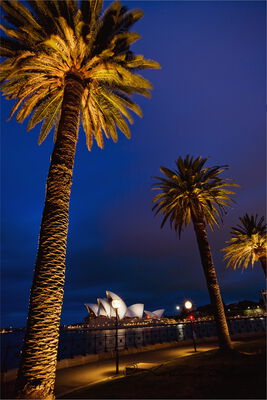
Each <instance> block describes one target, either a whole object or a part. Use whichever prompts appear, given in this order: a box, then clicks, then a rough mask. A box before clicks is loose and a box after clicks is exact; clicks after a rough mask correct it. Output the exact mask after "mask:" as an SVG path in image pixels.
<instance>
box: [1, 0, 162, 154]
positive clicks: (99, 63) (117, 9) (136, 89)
mask: <svg viewBox="0 0 267 400" xmlns="http://www.w3.org/2000/svg"><path fill="white" fill-rule="evenodd" d="M27 3H28V5H29V7H28V8H27V7H26V6H25V5H24V4H22V3H20V2H19V1H5V0H4V1H2V2H1V6H2V8H3V9H4V11H5V17H4V18H5V20H6V21H7V22H8V25H1V29H2V30H3V31H4V33H5V36H4V37H3V38H2V40H1V47H0V55H1V56H2V57H4V58H6V60H5V61H4V62H3V63H2V65H1V70H0V80H1V82H2V91H3V94H4V95H5V96H6V98H7V99H16V100H17V101H16V103H15V105H14V106H13V108H12V111H11V115H10V117H12V116H13V114H14V113H16V112H17V115H16V118H17V121H19V122H22V121H24V119H25V118H26V117H28V116H29V115H31V118H30V120H29V123H28V130H29V129H32V128H33V127H34V126H35V125H36V124H38V123H40V122H41V121H43V123H42V128H41V132H40V136H39V144H40V143H42V142H43V141H44V139H45V138H46V137H47V135H48V133H49V132H50V130H51V129H52V127H53V126H56V127H57V124H58V121H59V119H60V114H61V104H62V99H63V92H64V78H65V76H66V74H68V73H74V74H76V75H78V76H79V78H80V79H81V80H82V81H83V85H84V93H83V97H82V104H81V116H82V125H83V129H84V132H85V135H86V143H87V147H88V149H89V150H90V149H91V148H92V145H93V138H94V139H95V141H96V143H97V145H98V146H99V147H101V148H103V146H104V139H103V134H104V136H105V137H106V138H109V137H111V138H112V139H113V141H114V142H116V141H117V139H118V135H117V129H116V126H117V127H118V128H119V129H120V130H121V131H122V132H123V133H124V135H125V136H127V137H128V138H129V137H130V130H129V127H128V124H127V122H126V120H128V121H129V122H130V123H132V122H133V118H132V116H131V114H130V112H129V111H128V110H131V111H133V112H134V113H136V114H137V115H139V116H142V112H141V109H140V107H139V106H138V105H137V104H135V103H134V102H133V100H132V99H131V98H130V97H131V95H133V94H134V93H138V94H141V95H144V96H147V97H149V96H150V89H151V88H152V86H151V84H150V82H149V81H147V80H146V79H144V78H143V77H142V76H140V75H138V74H137V73H136V71H138V70H142V69H145V68H159V67H160V66H159V64H158V63H157V62H155V61H151V60H146V59H145V58H144V57H143V56H142V55H135V54H134V53H133V52H132V51H131V50H130V46H131V45H132V44H133V43H134V42H136V40H138V39H139V38H140V35H138V34H137V33H134V32H129V29H130V28H131V26H132V25H133V24H134V23H135V22H136V21H138V20H139V19H140V18H141V17H142V16H143V13H142V12H141V11H140V10H131V11H127V8H126V7H124V6H122V5H121V3H120V2H119V1H115V2H113V3H112V4H111V5H110V6H109V7H108V8H107V9H106V10H105V11H104V12H103V13H101V9H102V3H103V0H85V1H81V2H80V8H79V3H78V1H76V0H60V1H57V0H50V1H45V0H30V1H28V2H27ZM10 25H12V27H11V26H10ZM55 135H56V130H55Z"/></svg>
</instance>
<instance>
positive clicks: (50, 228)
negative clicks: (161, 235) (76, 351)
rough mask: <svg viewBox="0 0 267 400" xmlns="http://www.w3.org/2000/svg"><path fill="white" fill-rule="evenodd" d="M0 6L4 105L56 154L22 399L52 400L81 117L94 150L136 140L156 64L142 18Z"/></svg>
mask: <svg viewBox="0 0 267 400" xmlns="http://www.w3.org/2000/svg"><path fill="white" fill-rule="evenodd" d="M27 3H28V7H26V5H25V2H23V3H22V2H19V1H13V0H12V1H2V2H1V6H2V8H3V10H4V13H5V19H6V21H7V23H8V24H7V25H5V26H1V28H2V30H3V31H4V33H5V36H4V37H3V38H2V40H1V56H2V57H4V58H5V60H4V61H3V63H2V65H1V72H0V79H1V82H2V91H3V94H4V95H5V96H6V98H7V99H16V100H17V101H16V103H15V105H14V106H13V108H12V111H11V116H12V115H13V114H14V113H15V112H17V121H19V122H22V121H23V120H24V119H25V118H26V117H28V116H30V115H31V117H30V120H29V123H28V129H31V128H33V127H34V126H35V125H36V124H38V123H39V122H41V121H43V122H42V127H41V131H40V136H39V144H40V143H42V142H43V140H44V139H45V138H46V137H47V135H48V133H49V132H50V131H51V129H52V128H53V127H55V131H54V132H55V134H54V139H55V146H54V150H53V154H52V157H51V164H50V169H49V173H48V178H47V186H46V199H45V206H44V211H43V216H42V223H41V230H40V235H39V247H38V254H37V261H36V266H35V272H34V279H33V286H32V289H31V295H30V307H29V314H28V321H27V330H26V336H25V341H24V348H23V354H22V361H21V364H20V368H19V372H18V379H17V393H18V396H19V397H20V398H27V399H30V398H34V399H37V398H38V399H44V398H45V399H52V398H54V380H55V369H56V361H57V346H58V337H59V322H60V315H61V307H62V297H63V287H64V280H65V257H66V242H67V232H68V219H69V199H70V191H71V183H72V171H73V164H74V156H75V151H76V143H77V140H78V128H79V123H80V117H81V121H82V126H83V129H84V132H85V135H86V143H87V146H88V149H89V150H90V149H91V148H92V144H93V141H94V140H95V141H96V143H97V145H98V146H99V147H101V148H103V145H104V140H103V134H104V136H105V137H106V138H109V137H111V138H112V139H113V141H114V142H116V141H117V139H118V135H117V129H116V127H118V128H119V129H120V130H121V131H122V132H123V134H124V135H126V136H127V137H128V138H129V137H130V129H129V127H128V124H127V122H126V120H125V118H126V119H127V120H128V121H129V122H130V123H132V122H133V118H132V115H131V114H130V112H129V110H131V111H133V112H135V113H136V114H138V115H139V116H141V109H140V108H139V107H138V105H137V104H135V103H134V102H133V100H132V99H131V95H133V94H134V93H138V94H141V95H144V96H148V97H149V96H150V89H151V88H152V86H151V84H150V83H149V82H148V81H147V80H145V79H144V78H143V77H142V76H140V75H138V74H137V73H136V71H138V70H142V69H145V68H159V64H158V63H156V62H154V61H151V60H146V59H144V57H143V56H142V55H135V54H134V53H133V52H132V51H131V50H130V46H131V44H132V43H134V42H135V41H136V40H138V39H139V38H140V36H139V35H138V34H136V33H133V32H129V29H130V28H131V26H132V25H133V24H134V23H135V22H136V21H138V20H139V19H140V18H141V17H142V15H143V14H142V12H141V11H140V10H131V11H127V9H126V7H124V6H122V5H121V4H120V2H118V1H116V2H114V3H112V4H111V5H109V7H108V8H107V9H106V10H105V11H104V12H103V13H101V10H102V0H86V1H81V2H80V3H79V2H78V1H76V0H60V1H55V0H49V1H46V0H31V1H28V2H27Z"/></svg>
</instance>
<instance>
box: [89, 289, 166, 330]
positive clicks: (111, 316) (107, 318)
mask: <svg viewBox="0 0 267 400" xmlns="http://www.w3.org/2000/svg"><path fill="white" fill-rule="evenodd" d="M113 300H118V301H117V304H118V308H117V312H118V319H119V320H120V323H121V324H128V323H131V322H133V323H136V322H140V323H141V322H144V321H147V322H148V320H149V321H150V322H156V321H159V320H160V319H161V317H162V316H163V313H164V310H163V309H160V310H155V311H146V310H144V304H140V303H137V304H132V305H131V306H129V307H127V306H126V304H125V302H124V301H123V300H122V298H121V297H120V296H118V295H117V294H115V293H113V292H110V291H106V297H105V298H98V299H97V303H95V304H92V303H89V304H85V307H86V309H87V311H88V315H87V317H86V318H85V321H86V323H90V325H97V326H98V325H99V324H100V325H110V324H112V323H113V322H114V320H115V317H116V311H115V309H114V308H113V307H112V301H113Z"/></svg>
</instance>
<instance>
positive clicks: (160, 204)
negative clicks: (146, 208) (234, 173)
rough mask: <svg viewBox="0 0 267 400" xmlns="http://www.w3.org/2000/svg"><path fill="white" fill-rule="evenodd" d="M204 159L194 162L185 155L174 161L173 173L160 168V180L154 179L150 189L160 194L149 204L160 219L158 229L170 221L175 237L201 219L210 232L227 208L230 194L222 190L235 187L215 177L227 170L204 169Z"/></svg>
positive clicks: (225, 180) (158, 178) (217, 168)
mask: <svg viewBox="0 0 267 400" xmlns="http://www.w3.org/2000/svg"><path fill="white" fill-rule="evenodd" d="M206 161H207V158H202V157H197V158H196V159H194V158H193V157H190V156H189V155H187V156H186V157H185V158H184V159H183V158H182V157H179V158H178V159H177V161H176V168H177V169H176V170H175V171H172V170H170V169H168V168H166V167H161V168H160V170H161V172H162V173H163V174H164V175H165V177H164V178H162V177H156V179H157V183H156V184H155V185H154V189H156V190H160V191H161V193H159V194H157V195H156V196H155V197H154V199H153V202H154V203H155V205H154V207H153V210H156V214H158V213H161V214H163V215H164V218H163V220H162V224H161V227H163V225H164V224H165V222H166V220H167V219H169V220H170V225H171V227H174V229H175V230H176V231H178V233H179V236H180V234H181V232H182V230H183V227H186V226H187V225H188V224H189V223H190V221H191V218H192V215H195V216H197V215H201V216H203V217H204V220H205V222H206V223H207V224H208V225H209V226H210V227H211V228H212V229H213V226H214V224H215V225H218V224H219V220H220V219H222V217H223V215H224V213H225V207H226V206H228V207H230V204H231V201H232V200H231V198H230V195H232V194H234V192H232V191H230V190H227V189H226V188H225V187H229V186H238V185H236V184H234V183H230V182H229V181H230V180H229V179H225V178H221V177H220V176H219V174H221V173H222V172H224V171H225V170H226V169H227V166H215V167H204V165H205V163H206Z"/></svg>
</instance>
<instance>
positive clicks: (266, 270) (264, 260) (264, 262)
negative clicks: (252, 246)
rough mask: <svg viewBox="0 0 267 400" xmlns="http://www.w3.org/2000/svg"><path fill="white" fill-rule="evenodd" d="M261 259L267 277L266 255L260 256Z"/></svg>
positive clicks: (266, 277)
mask: <svg viewBox="0 0 267 400" xmlns="http://www.w3.org/2000/svg"><path fill="white" fill-rule="evenodd" d="M259 260H260V263H261V266H262V269H263V272H264V275H265V279H267V266H266V261H267V260H266V255H263V256H261V257H259Z"/></svg>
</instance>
